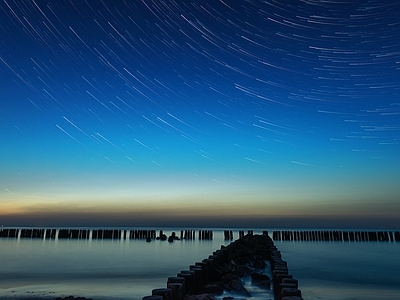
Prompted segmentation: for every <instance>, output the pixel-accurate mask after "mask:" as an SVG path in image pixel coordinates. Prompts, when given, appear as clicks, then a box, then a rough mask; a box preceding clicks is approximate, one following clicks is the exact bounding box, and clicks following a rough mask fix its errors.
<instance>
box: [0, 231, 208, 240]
mask: <svg viewBox="0 0 400 300" xmlns="http://www.w3.org/2000/svg"><path fill="white" fill-rule="evenodd" d="M196 233H197V237H198V239H199V240H212V239H213V231H212V230H199V231H195V230H180V234H179V232H178V234H177V233H176V232H172V234H171V235H170V236H169V237H167V235H165V234H164V232H163V230H159V231H158V235H157V231H156V230H154V229H151V230H150V229H130V230H121V229H38V228H35V229H32V228H28V229H25V228H22V229H20V228H2V229H0V238H15V239H17V238H21V239H26V238H31V239H87V240H89V239H92V240H102V239H108V240H110V239H111V240H121V239H144V240H147V241H150V240H155V239H160V240H168V241H170V242H172V241H175V240H194V239H196Z"/></svg>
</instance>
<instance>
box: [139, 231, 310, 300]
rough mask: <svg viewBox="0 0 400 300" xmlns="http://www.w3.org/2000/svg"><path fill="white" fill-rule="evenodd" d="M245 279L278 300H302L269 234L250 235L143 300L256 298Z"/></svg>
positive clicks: (168, 280) (170, 280) (296, 285)
mask: <svg viewBox="0 0 400 300" xmlns="http://www.w3.org/2000/svg"><path fill="white" fill-rule="evenodd" d="M244 278H250V280H251V285H256V286H257V287H259V288H261V289H264V290H266V291H270V292H271V295H273V297H274V298H275V299H277V300H301V299H303V298H302V295H301V291H300V290H299V289H298V281H297V280H296V279H295V278H293V276H292V275H290V274H289V270H288V267H287V263H286V261H284V260H283V259H282V256H281V253H280V251H279V250H278V249H277V248H276V247H275V245H274V242H273V240H272V239H271V238H270V237H269V236H268V233H267V232H263V234H261V235H254V234H252V232H251V233H249V234H247V235H242V237H241V238H239V239H238V240H236V241H234V242H232V243H230V244H229V245H227V246H221V249H219V250H217V251H215V252H214V253H212V254H211V255H209V257H208V258H206V259H203V260H202V261H201V262H196V263H195V264H194V265H191V266H189V269H188V270H182V271H180V272H179V273H178V274H177V275H176V276H173V277H169V278H168V279H167V283H166V286H165V287H162V288H155V289H153V290H152V293H151V295H148V296H145V297H143V298H142V300H215V299H223V300H234V299H241V300H243V299H247V298H250V297H252V296H256V295H252V294H251V292H250V291H249V288H247V287H246V284H245V281H244ZM224 294H225V295H227V294H228V295H229V296H227V297H224ZM231 295H234V296H231Z"/></svg>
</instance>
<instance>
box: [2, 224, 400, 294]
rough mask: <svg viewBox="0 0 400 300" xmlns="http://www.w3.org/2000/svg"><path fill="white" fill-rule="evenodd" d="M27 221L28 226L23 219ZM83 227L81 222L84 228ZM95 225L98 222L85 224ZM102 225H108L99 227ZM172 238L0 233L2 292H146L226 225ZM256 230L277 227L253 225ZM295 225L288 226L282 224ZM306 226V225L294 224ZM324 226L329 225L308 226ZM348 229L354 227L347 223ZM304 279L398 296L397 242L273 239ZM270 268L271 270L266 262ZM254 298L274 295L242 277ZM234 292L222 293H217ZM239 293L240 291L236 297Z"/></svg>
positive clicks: (306, 290)
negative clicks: (202, 234)
mask: <svg viewBox="0 0 400 300" xmlns="http://www.w3.org/2000/svg"><path fill="white" fill-rule="evenodd" d="M25 228H26V227H25ZM80 229H84V228H80ZM86 229H97V228H86ZM102 229H105V228H102ZM112 229H120V230H133V229H149V230H156V231H157V235H158V232H159V230H163V231H164V233H165V234H167V235H171V234H172V232H176V233H177V235H178V236H179V235H180V232H181V230H182V228H179V229H178V228H112ZM188 229H190V230H193V231H195V232H196V235H195V239H192V240H188V239H185V240H180V241H174V242H172V243H170V242H168V241H161V240H152V241H151V242H146V241H145V240H142V239H140V240H139V239H119V240H118V239H114V240H111V239H107V240H106V239H104V240H97V239H91V238H89V239H57V238H56V239H36V238H33V239H31V238H0V299H30V298H36V299H48V298H49V299H54V298H56V297H68V296H74V297H85V298H92V299H99V300H101V299H110V300H128V299H130V300H141V299H142V298H143V297H144V296H147V295H151V291H152V290H153V289H155V288H163V287H166V282H167V279H168V277H171V276H176V275H177V273H179V272H180V271H182V270H188V269H189V266H190V265H193V264H194V263H195V262H199V261H202V260H203V259H205V258H208V256H209V255H211V254H212V253H213V252H214V251H216V250H218V249H220V248H221V245H228V244H229V243H230V242H231V241H230V240H225V239H224V230H232V232H233V239H234V240H235V239H237V238H238V237H239V230H245V231H246V232H247V230H248V229H232V228H207V230H212V231H213V239H212V240H199V239H198V234H197V233H198V231H199V230H204V229H201V228H185V230H188ZM251 230H253V233H254V234H261V233H262V232H263V231H267V232H269V235H270V236H271V237H272V231H273V230H280V229H264V228H259V229H251ZM285 230H290V229H285ZM294 230H303V229H294ZM307 230H327V229H307ZM344 230H348V231H351V229H344ZM274 243H275V245H276V247H277V248H278V249H279V250H280V251H281V254H282V258H283V260H286V261H287V264H288V268H289V273H290V274H291V275H293V277H294V278H296V279H297V280H298V282H299V289H300V290H301V292H302V296H303V298H304V299H305V300H307V299H308V300H310V299H326V300H339V299H340V300H350V299H351V300H361V299H362V300H365V299H369V300H372V299H376V300H378V299H379V300H385V299H388V300H389V299H400V242H393V241H389V242H349V241H343V242H342V241H340V242H338V241H336V242H334V241H319V242H317V241H274ZM266 273H267V274H268V270H266ZM244 284H245V287H246V288H247V289H248V290H249V291H250V293H251V294H252V298H251V299H253V300H258V299H273V291H272V290H266V291H265V290H260V289H259V288H257V287H254V286H252V284H251V280H249V278H244ZM227 296H234V295H230V294H223V295H220V296H217V299H218V297H219V299H222V298H223V297H227ZM236 298H237V299H239V298H241V299H243V297H236Z"/></svg>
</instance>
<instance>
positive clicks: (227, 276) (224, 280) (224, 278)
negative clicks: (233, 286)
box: [221, 273, 240, 284]
mask: <svg viewBox="0 0 400 300" xmlns="http://www.w3.org/2000/svg"><path fill="white" fill-rule="evenodd" d="M232 280H240V276H238V275H237V274H233V273H227V274H225V275H224V276H222V279H221V281H222V283H223V284H229V282H231V281H232Z"/></svg>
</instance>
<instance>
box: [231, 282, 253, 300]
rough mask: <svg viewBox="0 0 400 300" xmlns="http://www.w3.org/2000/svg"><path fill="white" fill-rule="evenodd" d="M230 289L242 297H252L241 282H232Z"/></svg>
mask: <svg viewBox="0 0 400 300" xmlns="http://www.w3.org/2000/svg"><path fill="white" fill-rule="evenodd" d="M228 287H229V288H230V289H231V291H232V292H234V293H235V294H238V295H241V296H246V297H251V295H250V293H249V291H248V290H246V288H245V287H244V286H243V284H242V283H241V282H240V281H239V280H232V281H231V282H230V283H229V285H228Z"/></svg>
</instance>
